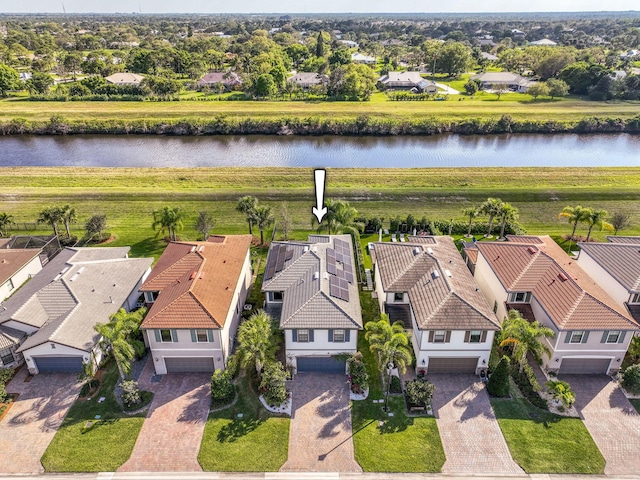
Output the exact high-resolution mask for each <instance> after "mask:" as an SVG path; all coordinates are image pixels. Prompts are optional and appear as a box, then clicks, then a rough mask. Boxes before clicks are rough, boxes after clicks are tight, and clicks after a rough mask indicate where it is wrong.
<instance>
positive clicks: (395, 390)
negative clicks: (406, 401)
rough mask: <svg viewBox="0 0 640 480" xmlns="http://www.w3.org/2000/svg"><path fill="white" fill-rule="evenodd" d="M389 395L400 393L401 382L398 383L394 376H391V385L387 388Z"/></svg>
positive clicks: (398, 379) (398, 380)
mask: <svg viewBox="0 0 640 480" xmlns="http://www.w3.org/2000/svg"><path fill="white" fill-rule="evenodd" d="M389 392H390V393H402V382H401V381H400V377H396V376H395V375H392V376H391V385H390V387H389Z"/></svg>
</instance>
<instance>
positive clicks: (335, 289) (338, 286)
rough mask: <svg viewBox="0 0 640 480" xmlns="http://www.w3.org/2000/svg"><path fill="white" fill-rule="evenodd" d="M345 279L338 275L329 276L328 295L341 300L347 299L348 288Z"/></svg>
mask: <svg viewBox="0 0 640 480" xmlns="http://www.w3.org/2000/svg"><path fill="white" fill-rule="evenodd" d="M348 286H349V285H348V283H347V281H346V280H344V279H342V278H338V277H330V278H329V295H331V296H332V297H336V298H339V299H341V300H345V301H347V302H348V301H349V289H348Z"/></svg>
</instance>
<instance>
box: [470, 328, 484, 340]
mask: <svg viewBox="0 0 640 480" xmlns="http://www.w3.org/2000/svg"><path fill="white" fill-rule="evenodd" d="M481 339H482V331H481V330H471V331H470V332H469V343H480V341H481Z"/></svg>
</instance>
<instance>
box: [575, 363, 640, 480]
mask: <svg viewBox="0 0 640 480" xmlns="http://www.w3.org/2000/svg"><path fill="white" fill-rule="evenodd" d="M562 380H565V381H567V382H569V384H570V385H571V389H572V390H573V391H574V393H575V394H576V404H575V406H576V408H577V409H578V412H580V415H581V416H582V419H583V421H584V424H585V426H586V427H587V430H589V433H590V434H591V436H592V437H593V440H594V441H595V442H596V445H597V446H598V448H599V449H600V452H601V453H602V456H604V459H605V460H606V461H607V463H606V465H605V467H604V473H606V474H608V475H638V472H640V415H638V413H637V412H636V410H635V408H633V405H631V403H629V400H627V398H626V397H625V396H624V394H623V393H622V391H621V390H620V388H619V386H618V384H617V383H615V382H613V381H611V379H610V378H609V377H607V376H605V375H564V376H563V377H562Z"/></svg>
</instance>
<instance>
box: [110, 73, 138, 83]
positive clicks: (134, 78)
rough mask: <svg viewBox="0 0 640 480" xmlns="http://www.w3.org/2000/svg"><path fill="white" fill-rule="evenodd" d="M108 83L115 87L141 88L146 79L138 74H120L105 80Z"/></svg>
mask: <svg viewBox="0 0 640 480" xmlns="http://www.w3.org/2000/svg"><path fill="white" fill-rule="evenodd" d="M104 79H105V80H106V81H107V83H111V84H113V85H135V86H139V85H140V83H141V82H142V80H144V77H143V76H142V75H138V74H137V73H130V72H119V73H114V74H113V75H109V76H108V77H105V78H104Z"/></svg>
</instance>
